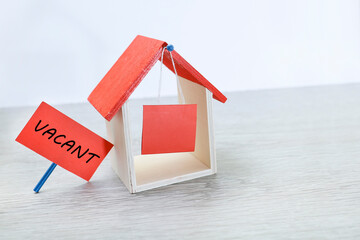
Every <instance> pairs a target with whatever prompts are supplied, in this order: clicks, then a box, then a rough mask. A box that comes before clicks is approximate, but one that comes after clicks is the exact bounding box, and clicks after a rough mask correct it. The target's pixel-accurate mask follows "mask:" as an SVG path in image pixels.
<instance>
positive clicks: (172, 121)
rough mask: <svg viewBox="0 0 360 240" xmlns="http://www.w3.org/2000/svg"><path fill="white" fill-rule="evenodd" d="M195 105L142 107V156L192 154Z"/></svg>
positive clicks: (194, 136)
mask: <svg viewBox="0 0 360 240" xmlns="http://www.w3.org/2000/svg"><path fill="white" fill-rule="evenodd" d="M196 111H197V105H196V104H179V105H144V108H143V134H142V147H141V153H142V154H157V153H174V152H193V151H194V150H195V138H196V118H197V112H196Z"/></svg>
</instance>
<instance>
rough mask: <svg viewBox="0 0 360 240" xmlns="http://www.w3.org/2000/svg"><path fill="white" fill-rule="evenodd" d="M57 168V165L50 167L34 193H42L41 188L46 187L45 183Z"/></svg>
mask: <svg viewBox="0 0 360 240" xmlns="http://www.w3.org/2000/svg"><path fill="white" fill-rule="evenodd" d="M56 166H57V164H56V163H52V164H51V165H50V167H49V168H48V170H47V171H46V172H45V174H44V176H42V178H41V179H40V181H39V182H38V184H37V185H36V186H35V188H34V191H35V192H36V193H38V192H39V191H40V188H41V187H42V186H43V185H44V183H45V182H46V180H47V179H48V177H49V176H50V174H51V173H52V171H54V169H55V167H56Z"/></svg>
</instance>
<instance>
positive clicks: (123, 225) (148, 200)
mask: <svg viewBox="0 0 360 240" xmlns="http://www.w3.org/2000/svg"><path fill="white" fill-rule="evenodd" d="M226 95H227V96H228V98H229V100H228V102H227V103H225V104H221V103H217V102H214V122H215V130H216V132H215V140H216V151H217V154H216V155H217V162H218V173H217V174H216V175H213V176H209V177H204V178H200V179H196V180H192V181H188V182H183V183H179V184H175V185H171V186H167V187H162V188H159V189H154V190H150V191H146V192H142V193H138V194H133V195H132V194H130V193H129V192H128V191H127V189H126V188H125V186H124V185H123V184H122V183H121V181H120V180H119V179H118V177H117V176H116V175H115V173H114V172H113V171H112V169H111V168H110V164H109V159H107V158H106V159H105V160H104V162H103V163H102V165H100V167H99V169H98V171H97V172H96V173H95V175H94V177H93V178H92V180H91V181H90V182H88V183H87V182H84V180H82V179H80V178H79V177H77V176H75V175H73V174H71V173H69V172H67V171H65V170H64V169H62V168H61V167H57V168H56V169H55V171H54V172H53V174H52V175H51V177H50V178H49V180H48V181H47V182H46V183H45V185H44V187H43V189H42V190H41V192H40V193H39V194H34V192H33V190H32V189H33V188H34V186H35V185H36V183H37V181H38V180H39V179H40V177H41V176H42V174H43V173H44V172H45V170H46V169H47V168H48V167H49V165H50V162H49V161H48V160H45V159H44V158H43V157H41V156H38V155H37V154H35V153H33V152H32V151H31V150H29V149H27V148H25V147H23V146H22V145H20V144H19V143H17V142H15V138H16V136H17V135H18V134H19V132H20V131H21V129H22V128H23V127H24V126H25V123H26V122H27V121H28V119H29V118H30V116H31V115H32V113H33V112H34V110H35V108H36V107H23V108H7V109H0V239H51V238H54V239H360V85H359V84H349V85H337V86H323V87H307V88H296V89H280V90H264V91H248V92H237V93H228V94H226ZM133 102H135V103H136V104H138V105H141V104H143V103H148V101H145V100H136V101H135V100H134V101H133ZM150 102H151V101H150ZM48 103H49V104H51V102H48ZM55 107H57V108H58V109H59V110H61V111H62V112H64V113H65V114H67V115H68V116H70V117H71V118H73V119H75V120H77V121H78V122H80V123H81V124H83V125H84V126H86V127H88V128H90V129H91V130H93V131H95V132H96V133H98V134H99V135H101V136H103V137H105V124H104V120H103V119H102V118H101V117H100V115H99V114H98V113H97V112H96V111H95V110H94V109H93V108H92V106H90V104H88V103H82V104H70V105H61V106H55ZM138 120H139V119H138V118H137V117H136V114H134V115H133V119H132V121H138Z"/></svg>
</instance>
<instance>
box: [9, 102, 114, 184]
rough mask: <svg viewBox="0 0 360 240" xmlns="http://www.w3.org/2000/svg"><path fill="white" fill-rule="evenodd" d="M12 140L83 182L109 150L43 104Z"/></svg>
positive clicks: (79, 125)
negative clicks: (76, 176) (14, 139)
mask: <svg viewBox="0 0 360 240" xmlns="http://www.w3.org/2000/svg"><path fill="white" fill-rule="evenodd" d="M16 141H17V142H19V143H21V144H23V145H24V146H26V147H28V148H30V149H31V150H33V151H35V152H36V153H38V154H40V155H41V156H43V157H45V158H47V159H49V160H50V161H52V162H54V163H56V164H58V165H59V166H61V167H63V168H65V169H66V170H68V171H70V172H72V173H74V174H76V175H78V176H79V177H81V178H83V179H85V180H87V181H89V180H90V178H91V177H92V175H93V174H94V172H95V171H96V169H97V168H98V166H99V165H100V163H101V162H102V160H103V159H104V158H105V156H106V155H107V154H108V152H109V151H110V150H111V148H112V147H113V144H111V143H110V142H108V141H106V140H105V139H103V138H102V137H100V136H99V135H97V134H95V133H94V132H92V131H90V130H89V129H87V128H85V127H84V126H82V125H81V124H79V123H77V122H75V121H74V120H72V119H71V118H69V117H68V116H66V115H64V114H63V113H61V112H60V111H58V110H56V109H55V108H53V107H51V106H50V105H48V104H47V103H45V102H42V103H41V104H40V106H39V107H38V108H37V109H36V111H35V113H34V114H33V116H32V117H31V118H30V120H29V122H28V123H27V124H26V126H25V127H24V129H23V130H22V131H21V133H20V134H19V136H18V137H17V138H16Z"/></svg>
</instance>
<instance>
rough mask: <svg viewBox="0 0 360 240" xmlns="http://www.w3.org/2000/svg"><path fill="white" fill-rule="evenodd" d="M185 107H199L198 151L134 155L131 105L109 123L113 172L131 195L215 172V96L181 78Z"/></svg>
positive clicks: (196, 144) (196, 143)
mask: <svg viewBox="0 0 360 240" xmlns="http://www.w3.org/2000/svg"><path fill="white" fill-rule="evenodd" d="M180 84H181V88H182V92H183V95H184V99H185V103H186V104H197V105H198V108H197V109H198V112H197V129H196V141H195V151H194V152H185V153H164V154H149V155H138V156H133V155H132V150H131V147H132V146H131V144H130V143H131V139H130V136H131V134H130V126H129V124H130V122H129V117H128V116H129V113H128V104H127V103H125V104H124V105H123V106H122V108H121V109H120V110H119V111H118V112H117V113H116V115H115V116H114V117H113V118H112V119H111V121H106V128H107V134H108V139H109V141H110V142H112V143H113V144H114V148H113V149H112V150H111V152H110V158H111V164H112V168H113V169H114V171H115V172H116V173H117V174H118V176H119V177H120V179H121V180H122V181H123V182H124V184H125V186H126V187H127V188H128V189H129V191H130V192H131V193H136V192H141V191H144V190H148V189H152V188H157V187H161V186H166V185H169V184H172V183H177V182H182V181H186V180H190V179H194V178H198V177H203V176H207V175H211V174H214V173H216V160H215V146H214V135H213V132H214V131H213V120H212V97H211V96H212V94H211V92H210V91H209V90H207V89H206V88H205V87H203V86H201V85H198V84H196V83H193V82H191V81H188V80H186V79H184V78H182V77H180Z"/></svg>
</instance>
